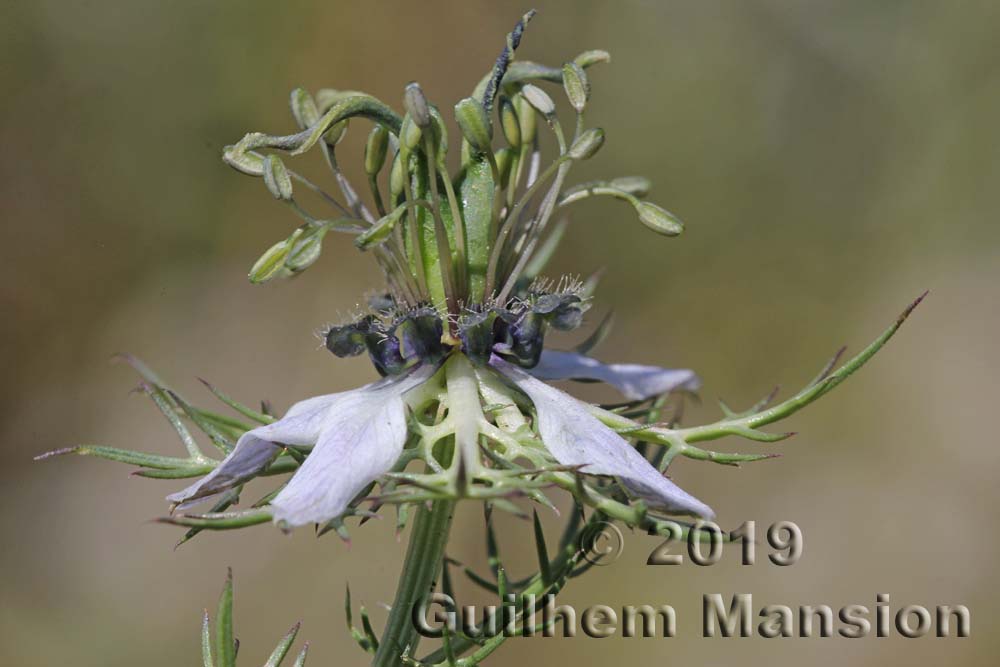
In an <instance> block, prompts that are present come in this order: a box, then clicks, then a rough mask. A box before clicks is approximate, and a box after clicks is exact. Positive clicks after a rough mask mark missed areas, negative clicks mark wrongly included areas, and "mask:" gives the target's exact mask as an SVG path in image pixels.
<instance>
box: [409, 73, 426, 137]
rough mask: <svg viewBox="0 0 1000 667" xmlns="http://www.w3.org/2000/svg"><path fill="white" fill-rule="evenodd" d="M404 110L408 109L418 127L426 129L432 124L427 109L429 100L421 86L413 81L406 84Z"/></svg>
mask: <svg viewBox="0 0 1000 667" xmlns="http://www.w3.org/2000/svg"><path fill="white" fill-rule="evenodd" d="M403 108H404V109H406V111H407V113H409V114H410V117H411V118H413V122H414V123H416V124H417V127H419V128H421V129H425V128H426V127H427V126H428V125H430V124H431V112H430V109H428V107H427V98H426V97H425V96H424V91H423V90H422V89H421V88H420V84H419V83H417V82H416V81H411V82H410V83H408V84H406V91H405V92H404V93H403Z"/></svg>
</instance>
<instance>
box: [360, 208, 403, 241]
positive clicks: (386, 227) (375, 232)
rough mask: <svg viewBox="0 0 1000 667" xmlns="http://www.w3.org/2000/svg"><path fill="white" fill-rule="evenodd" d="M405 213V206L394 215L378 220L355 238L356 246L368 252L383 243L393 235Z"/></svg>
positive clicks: (395, 211) (390, 214) (394, 212)
mask: <svg viewBox="0 0 1000 667" xmlns="http://www.w3.org/2000/svg"><path fill="white" fill-rule="evenodd" d="M405 212H406V205H405V204H404V205H402V206H399V207H397V208H396V209H395V210H394V211H393V212H392V213H389V214H388V215H386V216H385V217H384V218H380V219H379V220H377V221H376V222H375V224H374V225H372V226H371V227H369V228H368V229H366V230H365V232H364V233H363V234H361V235H359V236H358V237H357V238H355V239H354V245H356V246H357V247H358V248H361V249H362V250H368V249H369V248H371V247H372V246H373V245H378V244H379V243H382V242H383V241H385V240H386V239H387V238H389V234H391V233H392V230H393V229H394V228H395V227H396V223H397V222H399V220H400V219H401V218H402V217H403V213H405Z"/></svg>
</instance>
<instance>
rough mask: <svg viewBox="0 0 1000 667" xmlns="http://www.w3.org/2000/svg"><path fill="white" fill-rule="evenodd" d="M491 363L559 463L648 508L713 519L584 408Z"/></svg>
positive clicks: (513, 368) (497, 361) (512, 368)
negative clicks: (524, 399) (620, 487)
mask: <svg viewBox="0 0 1000 667" xmlns="http://www.w3.org/2000/svg"><path fill="white" fill-rule="evenodd" d="M490 364H491V365H492V366H493V367H494V368H496V369H497V370H499V371H500V372H501V373H503V374H504V375H505V376H506V377H507V378H508V379H510V381H511V382H513V383H514V384H515V385H516V386H517V387H518V389H520V390H521V391H523V392H524V393H525V394H527V396H528V398H529V399H531V402H532V403H533V404H534V406H535V411H536V412H537V413H538V432H539V434H540V435H541V437H542V441H543V443H544V445H545V447H546V448H547V449H548V450H549V452H551V454H552V456H553V457H555V459H556V460H557V461H559V462H560V463H562V464H563V465H571V466H583V467H582V468H581V472H584V473H587V474H592V475H610V476H614V477H617V478H618V479H619V480H621V482H622V484H624V485H625V487H626V488H627V489H629V490H630V491H631V492H633V493H635V494H636V495H637V496H639V497H640V498H642V499H644V500H645V501H646V502H647V503H648V504H649V505H650V506H651V507H655V508H659V509H662V510H665V511H667V512H670V513H674V514H692V515H695V516H701V517H705V518H712V517H713V516H714V512H712V510H711V508H710V507H708V505H706V504H705V503H703V502H701V501H700V500H698V499H697V498H695V497H694V496H692V495H690V494H689V493H687V492H686V491H684V490H683V489H681V488H680V487H679V486H677V485H676V484H674V483H673V482H671V481H670V480H669V479H667V478H666V477H664V476H663V475H662V474H660V472H659V471H658V470H657V469H656V468H654V467H653V466H652V465H651V464H650V463H649V461H647V460H646V459H645V458H643V456H642V455H641V454H639V452H637V451H636V450H635V449H634V448H633V447H632V446H631V445H630V444H629V443H628V442H627V441H626V440H625V439H624V438H622V437H621V436H620V435H618V434H617V433H615V432H614V431H612V430H611V429H610V428H608V427H607V426H605V425H604V424H602V423H601V422H600V421H599V420H598V419H597V418H596V417H595V416H594V415H593V414H591V413H590V410H589V409H588V407H587V405H586V404H585V403H583V402H581V401H578V400H577V399H575V398H573V397H572V396H570V395H569V394H566V393H564V392H562V391H559V390H558V389H556V388H554V387H550V386H549V385H547V384H545V383H544V382H542V381H540V380H537V379H535V378H534V377H532V376H531V375H529V374H528V373H526V372H525V371H523V370H522V369H520V368H518V367H517V366H513V365H511V364H509V363H507V362H505V361H503V360H502V359H500V358H499V357H497V356H494V357H493V359H492V360H491V361H490Z"/></svg>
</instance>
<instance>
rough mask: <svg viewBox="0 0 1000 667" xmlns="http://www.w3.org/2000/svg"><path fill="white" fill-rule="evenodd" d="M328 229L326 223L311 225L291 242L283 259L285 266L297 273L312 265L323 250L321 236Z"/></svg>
mask: <svg viewBox="0 0 1000 667" xmlns="http://www.w3.org/2000/svg"><path fill="white" fill-rule="evenodd" d="M328 229H329V228H328V227H327V226H326V225H321V226H318V227H313V228H312V229H310V230H309V231H308V232H306V233H304V234H303V235H302V236H300V237H299V238H298V239H297V240H296V241H295V242H294V243H292V244H291V248H290V250H289V251H288V257H287V258H286V259H285V268H287V269H289V270H290V271H292V272H295V273H297V272H299V271H304V270H306V269H307V268H309V267H310V266H312V265H313V264H314V263H315V262H316V260H317V259H319V255H320V252H321V251H322V250H323V237H324V236H326V232H327V231H328Z"/></svg>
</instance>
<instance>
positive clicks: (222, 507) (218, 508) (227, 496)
mask: <svg viewBox="0 0 1000 667" xmlns="http://www.w3.org/2000/svg"><path fill="white" fill-rule="evenodd" d="M242 491H243V485H242V484H241V485H240V486H237V487H234V488H232V489H229V490H228V491H226V492H224V493H223V494H222V496H221V497H220V498H219V500H218V502H216V503H215V504H214V505H212V509H211V513H212V514H217V513H219V512H224V511H226V510H227V509H229V508H230V507H231V506H232V505H234V504H236V503H238V502H239V501H240V493H241V492H242ZM203 530H204V528H192V529H190V530H189V531H188V532H186V533H184V537H182V538H181V539H180V541H179V542H178V543H177V544H175V545H174V548H175V549H176V548H177V547H179V546H181V545H182V544H184V543H185V542H188V541H190V540H191V539H193V538H194V536H195V535H197V534H198V533H200V532H201V531H203Z"/></svg>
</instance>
